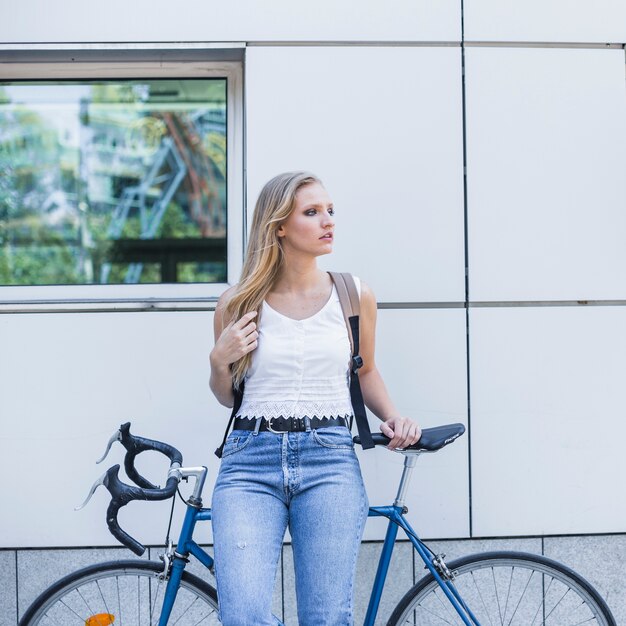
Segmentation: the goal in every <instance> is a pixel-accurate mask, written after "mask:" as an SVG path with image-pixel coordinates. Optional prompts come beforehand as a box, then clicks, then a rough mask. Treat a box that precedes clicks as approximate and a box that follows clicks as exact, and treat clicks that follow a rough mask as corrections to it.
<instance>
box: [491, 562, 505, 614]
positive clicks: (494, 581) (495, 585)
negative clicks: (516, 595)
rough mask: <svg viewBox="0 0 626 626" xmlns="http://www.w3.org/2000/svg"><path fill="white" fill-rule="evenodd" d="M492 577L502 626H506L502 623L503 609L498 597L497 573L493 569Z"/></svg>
mask: <svg viewBox="0 0 626 626" xmlns="http://www.w3.org/2000/svg"><path fill="white" fill-rule="evenodd" d="M491 576H492V578H493V590H494V592H495V594H496V602H497V603H498V614H499V615H500V626H504V622H503V621H502V608H501V607H500V597H499V596H498V586H497V584H496V572H495V569H494V568H493V567H492V568H491Z"/></svg>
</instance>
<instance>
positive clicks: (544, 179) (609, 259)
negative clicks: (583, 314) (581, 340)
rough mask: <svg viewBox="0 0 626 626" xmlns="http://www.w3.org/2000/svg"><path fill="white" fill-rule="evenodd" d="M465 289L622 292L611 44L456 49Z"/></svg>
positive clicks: (507, 296) (604, 295)
mask: <svg viewBox="0 0 626 626" xmlns="http://www.w3.org/2000/svg"><path fill="white" fill-rule="evenodd" d="M466 60H467V72H466V84H467V176H468V212H469V276H470V298H471V299H472V300H474V301H481V300H542V299H546V300H586V299H588V300H593V299H620V298H626V282H625V281H624V268H626V247H625V246H624V233H626V211H624V208H625V207H626V186H625V185H624V172H625V171H626V152H625V151H624V145H625V144H626V115H624V106H625V104H626V84H625V81H624V53H623V51H621V50H578V49H567V50H557V49H496V48H480V49H479V48H469V49H468V50H467V57H466Z"/></svg>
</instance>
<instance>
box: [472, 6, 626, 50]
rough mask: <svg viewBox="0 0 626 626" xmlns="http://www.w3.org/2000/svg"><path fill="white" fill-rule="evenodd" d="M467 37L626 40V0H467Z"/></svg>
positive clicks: (498, 39)
mask: <svg viewBox="0 0 626 626" xmlns="http://www.w3.org/2000/svg"><path fill="white" fill-rule="evenodd" d="M463 8H464V24H465V40H466V41H540V42H547V41H554V42H598V43H607V42H609V43H619V42H624V41H626V3H625V2H623V0H594V1H593V2H572V1H571V0H525V2H518V1H517V0H465V2H464V5H463Z"/></svg>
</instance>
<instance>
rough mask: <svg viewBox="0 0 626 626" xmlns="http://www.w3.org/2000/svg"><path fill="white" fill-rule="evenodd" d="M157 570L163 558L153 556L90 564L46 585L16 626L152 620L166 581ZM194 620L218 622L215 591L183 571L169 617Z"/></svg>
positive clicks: (132, 624) (125, 624)
mask: <svg viewBox="0 0 626 626" xmlns="http://www.w3.org/2000/svg"><path fill="white" fill-rule="evenodd" d="M162 572H163V564H161V563H156V562H154V561H139V560H124V561H108V562H106V563H97V564H95V565H90V566H88V567H85V568H83V569H80V570H78V571H76V572H73V573H72V574H69V575H68V576H65V577H64V578H62V579H60V580H59V581H57V582H56V583H54V584H53V585H51V586H50V587H48V588H47V589H46V590H45V591H44V592H43V593H42V594H41V595H40V596H39V597H38V598H37V599H36V600H35V602H33V604H32V605H31V606H30V607H29V608H28V610H27V611H26V613H25V614H24V616H23V617H22V619H21V621H20V622H19V626H73V625H74V624H76V626H85V625H86V624H87V625H88V626H107V625H110V624H114V626H120V625H122V626H148V625H149V626H155V625H156V624H158V616H159V614H160V609H161V603H162V600H163V594H164V592H165V585H166V584H167V583H166V581H163V580H160V579H159V576H158V575H159V574H160V573H162ZM111 618H113V619H111ZM118 618H119V619H118ZM90 620H91V621H90ZM177 620H178V621H177ZM199 622H201V623H202V625H203V626H210V625H212V624H219V621H218V614H217V593H216V591H215V589H214V588H213V587H212V586H211V585H209V584H207V583H206V582H204V581H203V580H202V579H200V578H198V577H197V576H194V575H193V574H190V573H189V572H184V573H183V577H182V580H181V585H180V588H179V590H178V594H177V597H176V602H175V604H174V610H173V612H172V616H171V619H170V623H172V624H173V623H176V624H177V625H178V626H188V625H191V624H197V623H199Z"/></svg>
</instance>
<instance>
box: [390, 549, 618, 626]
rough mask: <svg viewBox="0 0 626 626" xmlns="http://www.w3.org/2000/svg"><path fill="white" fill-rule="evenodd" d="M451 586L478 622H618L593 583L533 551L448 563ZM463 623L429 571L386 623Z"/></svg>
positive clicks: (516, 625) (544, 625)
mask: <svg viewBox="0 0 626 626" xmlns="http://www.w3.org/2000/svg"><path fill="white" fill-rule="evenodd" d="M448 569H449V570H450V571H451V572H453V573H454V574H455V579H454V581H453V584H454V586H455V587H456V589H457V590H458V592H459V593H460V595H461V597H462V598H463V601H464V602H465V603H466V605H467V606H468V607H469V608H470V609H471V611H472V612H473V613H474V615H475V616H476V618H477V620H478V622H479V624H480V626H502V625H506V626H538V625H541V626H573V625H574V624H583V623H584V624H586V625H589V626H617V625H616V622H615V619H614V617H613V615H612V614H611V611H610V609H609V607H608V606H607V604H606V602H605V601H604V600H603V599H602V597H601V596H600V594H599V593H598V592H597V591H596V589H594V587H593V586H592V585H591V584H590V583H589V582H587V581H586V580H585V579H584V578H583V577H582V576H580V575H579V574H577V573H576V572H574V571H573V570H571V569H570V568H568V567H566V566H565V565H562V564H561V563H558V562H556V561H553V560H552V559H548V558H546V557H543V556H539V555H536V554H528V553H524V552H485V553H481V554H473V555H470V556H466V557H462V558H460V559H457V560H455V561H453V562H451V563H449V564H448ZM417 624H419V626H441V625H442V624H450V625H451V626H457V625H459V626H463V621H462V620H461V618H460V617H459V615H458V613H457V612H456V611H455V609H454V607H453V606H452V604H451V603H450V602H449V600H448V599H447V597H446V596H445V594H444V593H443V591H442V590H441V588H440V587H439V585H438V584H437V582H436V581H435V579H434V577H433V576H432V574H427V575H426V576H424V578H422V579H421V580H419V581H418V582H417V583H416V584H415V585H414V586H413V587H412V588H411V589H410V590H409V591H408V592H407V593H406V594H405V595H404V597H403V598H402V600H400V602H399V603H398V605H397V606H396V608H395V610H394V612H393V613H392V615H391V617H390V618H389V621H388V622H387V625H388V626H399V625H404V626H406V625H417Z"/></svg>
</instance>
